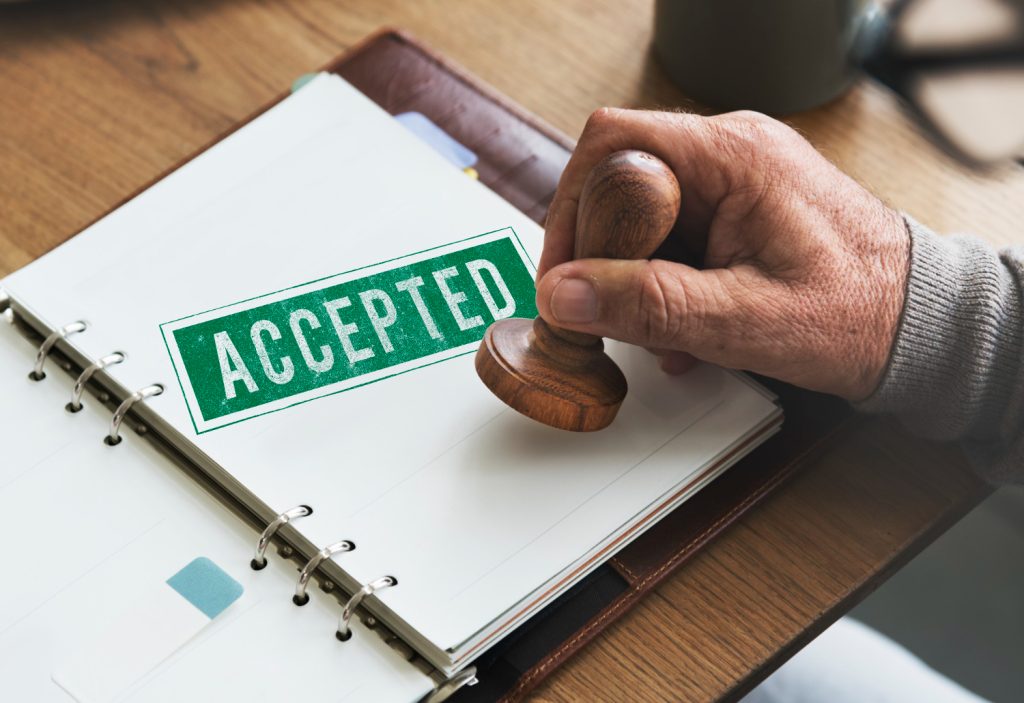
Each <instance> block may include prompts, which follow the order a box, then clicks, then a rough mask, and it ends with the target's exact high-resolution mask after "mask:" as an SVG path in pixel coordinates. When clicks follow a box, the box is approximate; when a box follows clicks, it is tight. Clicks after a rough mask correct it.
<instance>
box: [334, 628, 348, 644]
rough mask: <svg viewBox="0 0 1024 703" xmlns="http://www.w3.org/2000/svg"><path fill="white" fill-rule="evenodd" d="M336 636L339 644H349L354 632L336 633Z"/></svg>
mask: <svg viewBox="0 0 1024 703" xmlns="http://www.w3.org/2000/svg"><path fill="white" fill-rule="evenodd" d="M334 636H335V637H336V638H337V640H338V641H339V642H348V641H349V640H350V639H352V630H349V631H348V632H337V631H335V633H334Z"/></svg>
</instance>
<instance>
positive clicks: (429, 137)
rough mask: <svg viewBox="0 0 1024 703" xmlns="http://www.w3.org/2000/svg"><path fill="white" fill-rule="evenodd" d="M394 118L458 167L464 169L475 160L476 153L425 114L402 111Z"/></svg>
mask: <svg viewBox="0 0 1024 703" xmlns="http://www.w3.org/2000/svg"><path fill="white" fill-rule="evenodd" d="M395 119H396V120H398V122H399V124H401V125H402V126H403V127H405V128H406V129H408V130H409V131H410V132H412V133H413V134H415V135H416V136H417V137H419V138H420V139H422V140H423V141H425V142H426V143H427V144H429V145H430V146H432V147H434V150H435V151H436V152H437V153H439V154H440V155H441V156H443V157H445V158H446V159H448V160H449V161H451V162H452V163H453V164H455V165H456V166H458V167H459V168H461V169H466V168H469V167H471V166H473V165H474V164H475V163H476V162H477V157H476V154H474V153H473V152H472V151H470V150H469V149H467V148H466V147H464V146H463V145H462V144H460V143H459V142H457V141H455V140H454V139H452V137H451V136H450V135H449V134H448V133H447V132H445V131H444V130H443V129H441V128H440V127H438V126H437V125H436V124H434V123H433V122H431V121H430V118H428V117H427V116H426V115H424V114H422V113H419V112H403V113H402V114H400V115H395Z"/></svg>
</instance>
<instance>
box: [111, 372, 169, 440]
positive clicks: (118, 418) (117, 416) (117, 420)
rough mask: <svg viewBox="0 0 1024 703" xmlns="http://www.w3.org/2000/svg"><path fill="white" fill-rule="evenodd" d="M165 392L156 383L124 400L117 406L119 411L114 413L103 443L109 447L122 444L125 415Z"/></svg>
mask: <svg viewBox="0 0 1024 703" xmlns="http://www.w3.org/2000/svg"><path fill="white" fill-rule="evenodd" d="M163 392H164V387H163V386H162V385H161V384H159V383H154V384H153V385H152V386H146V387H145V388H140V389H139V390H137V391H135V392H134V393H132V394H131V395H130V396H128V397H127V398H125V399H124V402H123V403H121V404H120V405H119V406H117V410H115V411H114V416H113V417H111V418H110V432H109V433H108V434H107V436H106V437H104V439H103V441H104V443H106V444H107V445H109V446H111V447H113V446H116V445H118V444H120V443H121V435H120V431H121V423H122V422H124V417H125V415H127V414H128V411H129V410H131V409H132V406H133V405H135V404H136V403H138V402H141V401H143V400H146V399H147V398H152V397H154V396H158V395H160V394H161V393H163Z"/></svg>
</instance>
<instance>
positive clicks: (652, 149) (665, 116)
mask: <svg viewBox="0 0 1024 703" xmlns="http://www.w3.org/2000/svg"><path fill="white" fill-rule="evenodd" d="M707 120H708V118H703V117H700V116H697V115H689V114H684V113H667V112H651V111H646V110H621V109H616V108H601V109H599V110H597V111H596V112H594V113H593V114H592V115H591V116H590V119H589V120H587V125H586V127H584V129H583V133H582V134H581V135H580V140H579V143H578V144H577V145H576V149H575V151H574V152H573V154H572V156H571V157H570V159H569V163H568V164H566V167H565V170H564V171H563V172H562V176H561V178H560V179H559V181H558V188H557V189H556V190H555V195H554V197H553V198H552V200H551V206H550V208H549V209H548V217H547V220H546V222H545V231H544V250H543V252H542V254H541V258H540V264H539V266H538V267H537V280H540V279H541V278H542V277H543V276H544V274H545V273H547V272H548V271H549V270H550V269H551V268H552V267H554V266H557V265H558V264H561V263H564V262H566V261H569V260H571V259H572V255H573V244H574V240H575V231H576V208H577V206H578V203H579V197H580V193H581V192H582V190H583V184H584V182H585V181H586V179H587V176H588V175H589V174H590V171H591V170H592V169H593V168H594V167H595V166H596V165H597V164H598V162H600V161H601V159H603V158H605V157H606V156H608V155H610V154H612V153H614V152H616V151H619V150H622V149H639V150H641V151H646V152H648V153H650V154H653V155H654V156H657V157H658V158H660V159H661V160H662V161H664V162H665V163H667V164H668V166H669V168H671V169H672V171H673V172H674V173H675V174H676V177H677V178H678V179H679V181H680V186H681V187H682V188H683V190H684V197H683V199H684V202H687V206H688V209H689V211H690V214H692V215H697V216H701V215H708V214H709V213H710V212H712V211H713V209H714V204H715V203H717V200H718V199H720V197H721V196H722V195H724V193H725V191H726V190H727V187H723V186H724V184H723V183H722V181H721V179H720V178H718V179H715V178H714V177H713V174H712V173H709V171H714V170H717V169H713V168H705V169H704V170H705V173H703V174H701V175H700V176H699V177H698V170H699V169H700V166H698V164H701V163H705V164H706V163H709V162H711V161H712V159H710V158H708V156H710V154H709V151H712V149H710V148H709V145H708V142H709V139H710V135H709V126H708V125H707V124H706V123H707ZM709 199H710V200H711V201H713V202H708V200H709Z"/></svg>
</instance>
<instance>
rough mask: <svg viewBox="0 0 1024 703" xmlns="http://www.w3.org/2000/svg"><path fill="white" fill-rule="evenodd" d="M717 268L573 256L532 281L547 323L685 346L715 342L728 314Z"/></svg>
mask: <svg viewBox="0 0 1024 703" xmlns="http://www.w3.org/2000/svg"><path fill="white" fill-rule="evenodd" d="M720 274H721V270H708V271H699V270H697V269H694V268H691V267H689V266H686V265H685V264H679V263H674V262H669V261H661V260H655V261H646V260H640V261H623V260H616V259H581V260H578V261H570V262H568V263H565V264H562V265H560V266H556V267H555V268H553V269H551V270H550V271H549V272H548V273H547V274H545V276H544V277H543V278H542V279H541V280H540V282H539V283H538V285H537V309H538V311H539V312H540V315H541V317H543V318H544V320H545V321H546V322H548V323H549V324H553V325H557V326H559V327H563V328H565V329H570V330H575V331H577V332H588V333H590V334H595V335H599V336H601V337H611V338H612V339H618V340H621V341H624V342H629V343H631V344H636V345H639V346H644V347H649V348H650V347H654V348H659V349H674V350H680V351H687V352H691V353H693V354H695V355H697V356H701V357H706V356H714V354H713V353H711V354H702V352H703V351H706V350H712V349H713V348H714V347H715V346H716V345H719V346H720V345H721V344H722V340H721V335H722V334H723V333H724V332H725V330H726V329H727V328H729V327H732V326H733V325H731V324H729V325H714V324H710V323H712V322H713V321H716V320H725V319H728V318H729V317H730V316H731V314H732V313H733V312H735V311H734V310H733V303H732V300H731V296H729V295H728V294H727V290H726V286H727V280H726V279H724V278H723V277H722V276H721V275H720Z"/></svg>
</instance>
